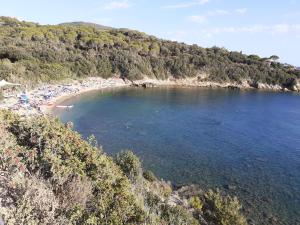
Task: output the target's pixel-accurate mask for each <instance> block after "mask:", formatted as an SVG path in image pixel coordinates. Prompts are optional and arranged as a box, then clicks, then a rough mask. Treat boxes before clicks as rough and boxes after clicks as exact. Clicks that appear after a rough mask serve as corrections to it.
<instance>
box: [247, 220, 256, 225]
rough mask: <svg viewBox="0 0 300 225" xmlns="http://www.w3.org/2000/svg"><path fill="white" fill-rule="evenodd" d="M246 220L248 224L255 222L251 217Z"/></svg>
mask: <svg viewBox="0 0 300 225" xmlns="http://www.w3.org/2000/svg"><path fill="white" fill-rule="evenodd" d="M247 222H248V225H255V222H254V220H253V219H248V220H247Z"/></svg>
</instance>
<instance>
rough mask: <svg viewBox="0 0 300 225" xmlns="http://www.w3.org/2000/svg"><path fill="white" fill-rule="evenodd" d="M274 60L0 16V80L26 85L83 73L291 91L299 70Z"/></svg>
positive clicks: (123, 32)
mask: <svg viewBox="0 0 300 225" xmlns="http://www.w3.org/2000/svg"><path fill="white" fill-rule="evenodd" d="M276 60H277V57H276V56H272V57H270V58H260V57H259V56H257V55H245V54H242V53H241V52H230V51H228V50H226V49H224V48H218V47H213V48H202V47H199V46H197V45H186V44H183V43H177V42H171V41H167V40H161V39H158V38H156V37H153V36H149V35H146V34H144V33H141V32H138V31H132V30H126V29H108V30H107V29H104V30H103V29H98V28H96V27H95V26H94V25H92V26H91V25H90V24H85V23H75V25H74V24H72V25H70V24H65V25H64V24H63V25H53V26H52V25H45V26H42V25H38V24H35V23H29V22H21V21H18V20H17V19H13V18H8V17H1V18H0V79H6V80H9V81H17V82H22V83H24V84H28V85H29V86H34V85H36V84H38V83H41V82H52V81H55V80H62V79H67V78H72V79H74V78H78V77H80V78H81V77H88V76H101V77H104V78H107V77H111V76H120V77H122V78H127V79H129V80H137V79H141V78H144V77H148V78H155V79H167V78H174V79H180V78H189V77H196V78H198V80H200V81H213V82H219V83H224V82H231V83H236V84H242V83H245V82H246V83H247V84H249V85H250V86H253V87H259V85H260V83H264V84H269V85H278V86H280V87H282V88H288V89H291V90H296V89H297V88H298V87H299V86H298V87H297V86H296V85H297V82H298V80H297V79H299V78H300V71H299V70H297V69H296V68H295V67H293V66H288V65H285V64H281V63H278V62H276Z"/></svg>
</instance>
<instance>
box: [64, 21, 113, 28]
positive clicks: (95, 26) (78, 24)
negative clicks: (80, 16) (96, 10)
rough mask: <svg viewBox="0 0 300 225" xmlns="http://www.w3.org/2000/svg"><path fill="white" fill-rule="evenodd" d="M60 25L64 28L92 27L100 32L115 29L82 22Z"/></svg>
mask: <svg viewBox="0 0 300 225" xmlns="http://www.w3.org/2000/svg"><path fill="white" fill-rule="evenodd" d="M59 25H62V26H90V27H94V28H96V29H99V30H111V29H114V28H112V27H108V26H103V25H100V24H97V23H89V22H81V21H78V22H68V23H61V24H59Z"/></svg>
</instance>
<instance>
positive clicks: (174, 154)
mask: <svg viewBox="0 0 300 225" xmlns="http://www.w3.org/2000/svg"><path fill="white" fill-rule="evenodd" d="M299 97H300V96H299V95H295V94H291V93H268V92H255V91H248V92H244V91H229V90H219V89H216V90H210V89H207V90H206V89H197V88H152V89H151V88H150V89H145V90H144V89H135V88H132V89H117V90H111V91H104V92H91V93H88V94H84V95H82V96H79V97H76V98H73V99H70V100H67V101H66V104H74V106H75V107H74V108H73V109H72V110H71V111H56V112H55V113H57V114H58V115H59V116H60V118H61V119H62V120H63V121H70V120H71V121H73V122H74V124H75V129H76V130H78V131H79V132H80V133H81V134H82V135H83V136H84V137H86V136H88V135H89V134H94V135H95V136H96V137H97V139H98V141H99V143H101V144H102V145H103V147H104V149H105V150H106V151H107V152H109V153H110V154H115V153H116V152H118V151H120V150H121V149H133V150H134V151H135V152H136V154H138V155H139V156H140V157H141V159H142V160H143V164H144V166H145V167H146V168H147V169H151V170H153V171H154V172H155V173H156V174H157V175H159V176H161V177H163V178H164V179H166V180H171V181H172V182H174V183H175V184H186V183H199V184H201V185H202V186H203V187H204V188H215V187H221V188H222V187H227V188H228V186H229V185H230V187H231V189H230V190H227V191H228V192H230V193H232V194H236V195H238V197H239V198H240V199H241V200H242V201H243V203H244V205H245V206H246V208H250V209H251V210H250V212H247V213H249V215H251V216H254V217H255V218H256V220H257V221H259V222H258V223H259V224H263V221H265V223H268V221H270V220H276V218H277V220H278V222H277V223H278V224H280V221H281V222H282V223H284V224H300V107H299V106H300V98H299Z"/></svg>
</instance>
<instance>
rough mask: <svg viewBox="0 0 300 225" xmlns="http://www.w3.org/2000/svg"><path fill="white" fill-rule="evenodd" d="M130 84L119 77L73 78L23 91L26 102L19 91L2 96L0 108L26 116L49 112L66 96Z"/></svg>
mask: <svg viewBox="0 0 300 225" xmlns="http://www.w3.org/2000/svg"><path fill="white" fill-rule="evenodd" d="M130 85H131V82H128V81H124V80H123V79H121V78H109V79H103V78H99V77H90V78H86V79H84V80H74V81H71V82H69V83H68V84H55V85H42V86H40V87H38V88H35V89H33V90H30V91H27V92H26V93H23V94H26V96H27V97H28V103H21V102H20V95H21V94H22V92H20V93H18V94H15V95H12V96H8V97H6V98H4V100H3V101H1V102H0V109H7V110H11V111H13V112H15V113H17V114H19V115H21V116H26V117H30V116H34V115H43V114H49V113H50V112H51V109H52V108H53V107H64V106H60V105H59V102H61V101H63V100H64V99H66V98H71V97H73V96H75V95H79V94H82V93H84V92H88V91H93V90H101V89H106V88H115V87H125V86H130Z"/></svg>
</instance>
